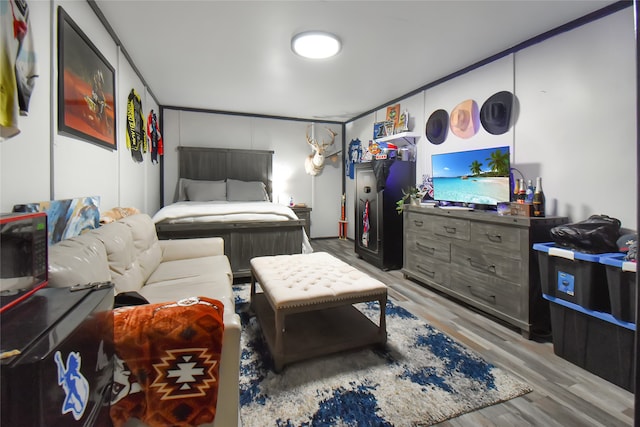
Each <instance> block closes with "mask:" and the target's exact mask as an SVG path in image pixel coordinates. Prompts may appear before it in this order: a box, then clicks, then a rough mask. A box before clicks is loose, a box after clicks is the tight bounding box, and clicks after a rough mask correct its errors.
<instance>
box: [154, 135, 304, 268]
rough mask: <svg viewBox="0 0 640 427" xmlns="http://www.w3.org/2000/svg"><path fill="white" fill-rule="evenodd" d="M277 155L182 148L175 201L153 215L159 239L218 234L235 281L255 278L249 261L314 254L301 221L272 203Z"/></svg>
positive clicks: (225, 149) (218, 149)
mask: <svg viewBox="0 0 640 427" xmlns="http://www.w3.org/2000/svg"><path fill="white" fill-rule="evenodd" d="M272 160H273V151H267V150H242V149H228V148H211V147H182V146H181V147H178V185H177V188H176V195H175V202H174V203H172V204H169V205H167V206H164V207H163V208H162V209H160V210H159V211H158V212H157V213H156V214H155V215H154V216H153V220H154V222H155V224H156V230H157V233H158V237H159V238H160V239H184V238H193V237H210V236H220V237H222V238H223V239H224V243H225V255H227V257H228V258H229V261H230V263H231V269H232V270H233V276H234V278H244V277H250V276H251V266H250V263H249V262H250V260H251V258H253V257H257V256H265V255H283V254H295V253H301V252H311V251H312V249H311V246H310V244H309V240H308V237H307V235H306V233H305V231H304V225H305V220H301V219H298V217H297V216H296V215H295V213H294V212H293V211H292V210H291V209H290V208H288V207H287V206H284V205H280V204H277V203H272V201H273V195H272V167H273V166H272Z"/></svg>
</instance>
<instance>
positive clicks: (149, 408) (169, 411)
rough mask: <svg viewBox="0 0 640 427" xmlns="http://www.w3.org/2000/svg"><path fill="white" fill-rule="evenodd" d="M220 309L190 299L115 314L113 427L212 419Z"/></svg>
mask: <svg viewBox="0 0 640 427" xmlns="http://www.w3.org/2000/svg"><path fill="white" fill-rule="evenodd" d="M223 311H224V306H223V305H222V303H221V302H220V301H217V300H213V299H209V298H204V297H194V298H188V299H186V300H181V301H178V302H176V303H171V302H170V303H163V304H152V305H139V306H133V307H123V308H119V309H116V310H114V341H115V350H116V357H115V359H116V364H115V365H116V366H115V370H114V388H113V397H112V401H111V420H112V422H113V425H114V427H119V426H122V425H123V424H124V423H125V422H126V421H127V420H128V419H129V418H138V419H140V420H142V421H143V422H145V423H146V424H148V425H149V426H152V427H153V426H196V425H199V424H203V423H210V422H212V421H213V420H214V418H215V414H216V403H217V400H218V378H219V375H218V370H219V365H220V354H221V351H222V337H223V333H224V324H223V321H222V315H223Z"/></svg>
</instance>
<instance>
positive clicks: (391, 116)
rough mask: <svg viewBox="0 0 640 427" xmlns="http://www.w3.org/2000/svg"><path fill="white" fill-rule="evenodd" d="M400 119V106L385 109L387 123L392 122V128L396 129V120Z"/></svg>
mask: <svg viewBox="0 0 640 427" xmlns="http://www.w3.org/2000/svg"><path fill="white" fill-rule="evenodd" d="M399 118H400V104H396V105H392V106H390V107H387V121H392V122H393V127H394V128H396V127H398V119H399Z"/></svg>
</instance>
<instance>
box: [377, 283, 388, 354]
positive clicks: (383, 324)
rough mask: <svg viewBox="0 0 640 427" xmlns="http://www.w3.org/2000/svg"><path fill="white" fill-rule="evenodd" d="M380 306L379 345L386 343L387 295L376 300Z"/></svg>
mask: <svg viewBox="0 0 640 427" xmlns="http://www.w3.org/2000/svg"><path fill="white" fill-rule="evenodd" d="M378 301H379V304H380V329H379V333H380V343H381V344H384V343H386V342H387V295H386V294H385V295H383V296H382V297H380V299H379V300H378Z"/></svg>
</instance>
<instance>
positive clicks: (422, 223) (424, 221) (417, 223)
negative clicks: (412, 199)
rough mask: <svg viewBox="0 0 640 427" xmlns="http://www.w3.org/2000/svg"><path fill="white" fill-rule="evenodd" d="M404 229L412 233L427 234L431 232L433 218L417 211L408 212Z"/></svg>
mask: <svg viewBox="0 0 640 427" xmlns="http://www.w3.org/2000/svg"><path fill="white" fill-rule="evenodd" d="M404 220H405V222H404V229H405V230H406V231H408V232H411V233H416V232H418V233H421V232H423V233H425V234H431V232H432V231H431V230H432V229H431V222H432V218H431V217H428V216H425V215H422V214H419V213H415V212H407V214H406V216H405V217H404Z"/></svg>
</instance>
